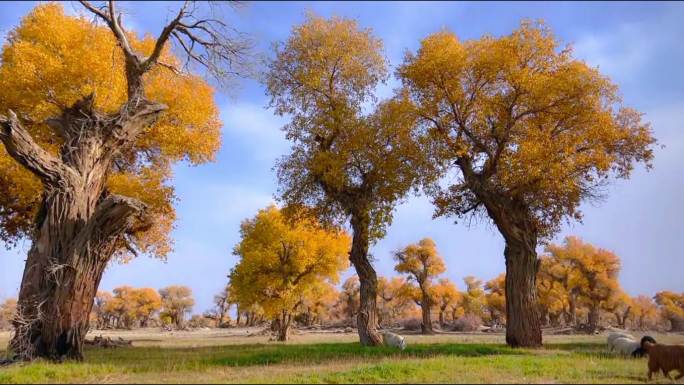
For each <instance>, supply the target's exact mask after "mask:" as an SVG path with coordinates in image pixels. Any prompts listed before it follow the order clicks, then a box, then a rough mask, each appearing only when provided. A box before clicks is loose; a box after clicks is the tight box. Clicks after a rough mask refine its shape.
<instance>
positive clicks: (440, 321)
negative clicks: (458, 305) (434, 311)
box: [439, 309, 446, 327]
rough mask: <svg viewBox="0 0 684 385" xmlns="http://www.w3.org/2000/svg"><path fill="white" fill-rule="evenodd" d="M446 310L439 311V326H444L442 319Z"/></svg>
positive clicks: (444, 322) (444, 321)
mask: <svg viewBox="0 0 684 385" xmlns="http://www.w3.org/2000/svg"><path fill="white" fill-rule="evenodd" d="M445 311H446V309H439V326H441V327H444V326H446V320H445V319H444V312H445Z"/></svg>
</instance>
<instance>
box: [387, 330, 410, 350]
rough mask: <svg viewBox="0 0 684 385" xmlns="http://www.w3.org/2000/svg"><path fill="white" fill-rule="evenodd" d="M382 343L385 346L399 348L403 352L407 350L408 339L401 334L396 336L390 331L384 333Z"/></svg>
mask: <svg viewBox="0 0 684 385" xmlns="http://www.w3.org/2000/svg"><path fill="white" fill-rule="evenodd" d="M382 343H383V344H384V345H385V346H389V347H393V348H399V349H401V350H404V349H406V339H405V338H404V337H403V336H400V335H399V334H395V333H392V332H389V331H383V332H382Z"/></svg>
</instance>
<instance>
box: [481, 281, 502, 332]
mask: <svg viewBox="0 0 684 385" xmlns="http://www.w3.org/2000/svg"><path fill="white" fill-rule="evenodd" d="M484 288H485V290H486V291H487V294H485V303H486V307H487V310H489V314H490V317H491V318H492V320H497V321H503V320H505V319H506V274H503V273H502V274H499V275H498V276H497V277H496V278H494V279H492V280H490V281H487V283H485V285H484Z"/></svg>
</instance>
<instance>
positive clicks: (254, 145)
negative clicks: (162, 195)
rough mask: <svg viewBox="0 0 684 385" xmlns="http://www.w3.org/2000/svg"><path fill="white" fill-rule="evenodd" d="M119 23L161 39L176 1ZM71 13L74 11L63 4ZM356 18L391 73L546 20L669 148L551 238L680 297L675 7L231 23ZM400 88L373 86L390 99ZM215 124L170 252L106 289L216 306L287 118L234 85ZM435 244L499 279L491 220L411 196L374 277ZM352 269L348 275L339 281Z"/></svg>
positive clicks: (283, 8)
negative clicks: (451, 36)
mask: <svg viewBox="0 0 684 385" xmlns="http://www.w3.org/2000/svg"><path fill="white" fill-rule="evenodd" d="M32 7H33V4H32V3H30V2H16V3H12V2H3V3H1V4H0V31H2V32H3V33H4V32H7V31H9V30H11V29H12V28H13V27H14V26H15V25H17V24H18V23H19V20H20V18H21V16H22V15H24V14H25V13H26V12H27V11H28V10H30V9H31V8H32ZM122 7H123V8H125V9H126V10H127V16H126V18H125V24H126V25H127V27H128V28H133V29H135V30H136V31H139V32H149V33H153V34H157V33H158V32H159V30H160V29H161V27H162V24H163V23H164V21H165V20H166V18H167V17H168V16H169V15H170V13H169V12H170V11H171V10H174V9H176V8H177V7H178V4H177V3H161V2H160V3H135V4H132V3H127V4H122ZM65 8H67V9H68V10H70V11H77V10H78V9H79V6H78V5H77V4H65ZM307 11H314V12H316V13H318V14H321V15H324V16H332V15H340V16H346V17H352V18H356V19H358V20H359V23H360V25H361V26H362V27H370V28H372V29H373V31H374V33H375V34H376V36H378V37H380V38H381V39H383V40H384V43H385V49H386V55H387V57H388V59H389V61H390V63H391V65H392V66H396V65H398V64H399V63H400V62H401V59H402V57H403V53H404V52H405V51H406V50H407V49H408V50H415V48H416V47H417V46H418V43H419V41H420V39H421V38H423V37H425V36H426V35H427V34H429V33H432V32H435V31H439V30H440V29H443V28H447V29H450V30H452V31H454V32H456V33H457V34H458V35H459V36H460V37H461V38H464V39H468V38H477V37H480V36H482V35H483V34H491V35H502V34H507V33H509V32H510V31H512V30H513V29H515V28H516V27H517V26H518V25H519V22H520V20H521V19H524V18H530V19H543V20H545V21H546V22H547V23H548V24H549V26H550V27H551V28H552V29H553V31H554V32H555V34H556V35H557V36H558V37H559V38H560V39H561V40H562V41H563V42H565V43H570V44H572V45H573V46H574V51H575V56H576V57H578V58H581V59H584V60H586V61H587V62H588V63H589V64H591V65H593V66H599V68H600V70H601V71H602V72H603V73H604V74H606V75H609V76H610V77H611V78H612V79H613V81H615V82H616V83H617V84H618V85H619V86H620V90H621V94H622V96H623V98H624V101H625V103H626V104H628V105H630V106H632V107H635V108H637V109H638V110H640V111H642V112H644V113H645V119H646V120H648V121H650V122H651V123H652V125H653V129H654V132H655V135H656V137H657V138H658V140H659V141H660V144H662V145H664V146H665V147H664V148H659V149H658V150H657V151H656V157H655V162H654V165H655V167H654V169H653V170H652V171H650V172H646V171H645V170H644V169H643V168H641V167H640V168H637V169H636V170H635V172H634V173H633V176H632V178H631V179H630V180H628V181H618V182H617V183H615V184H613V185H612V186H611V188H610V189H609V190H608V195H607V199H606V200H605V201H603V202H602V203H601V204H599V205H585V206H584V207H583V209H584V213H585V218H584V221H583V223H581V224H579V223H574V224H572V225H569V226H565V228H564V229H563V231H562V232H561V233H560V234H559V235H558V237H557V238H556V240H557V241H560V240H561V239H562V237H563V236H565V235H570V234H574V235H578V236H580V237H582V238H584V239H585V240H586V241H589V242H592V243H594V244H596V245H598V246H600V247H604V248H607V249H611V250H613V251H615V252H616V253H617V254H618V255H619V256H620V257H621V258H622V261H623V270H622V274H621V281H622V284H623V286H624V288H625V289H626V290H627V291H628V292H629V293H630V294H633V295H637V294H647V295H653V294H654V293H655V292H656V291H658V290H663V289H670V290H676V291H684V280H683V279H682V272H683V271H684V258H683V257H682V256H683V255H684V253H683V251H682V244H681V243H680V242H681V241H682V238H683V237H684V231H683V230H682V226H681V221H682V218H684V204H683V203H682V197H684V177H683V176H682V175H683V173H682V170H681V167H682V165H683V163H684V162H682V161H683V160H684V155H683V154H684V130H682V124H683V123H682V122H684V71H683V70H682V69H683V68H684V49H683V46H682V44H684V43H682V41H683V40H684V24H683V23H681V20H684V3H656V2H648V3H646V2H644V3H638V2H629V3H615V2H611V3H593V2H592V3H588V2H583V3H570V2H567V3H566V2H549V3H541V2H535V3H524V2H516V3H503V2H502V3H482V2H476V3H448V2H437V3H425V2H421V3H411V2H377V3H376V2H349V3H347V2H279V3H276V2H273V3H271V2H257V3H247V4H246V5H245V6H244V7H242V8H241V9H239V10H237V11H236V12H232V11H231V12H227V14H226V15H227V17H228V18H229V20H231V22H232V23H234V24H235V25H236V27H237V28H238V29H239V30H241V31H244V32H247V33H249V34H251V35H252V37H253V39H254V40H255V41H256V43H257V45H258V47H257V48H258V51H260V52H261V53H262V54H263V55H268V56H270V55H271V44H272V43H273V42H274V41H282V40H284V39H286V38H287V37H288V35H289V33H290V30H291V28H292V26H293V25H296V24H298V23H300V22H302V20H303V18H304V15H305V12H307ZM394 85H396V81H390V82H389V84H388V85H387V86H384V87H381V88H380V89H379V90H378V95H380V96H387V95H388V94H389V93H390V92H391V89H392V87H393V86H394ZM216 102H217V103H218V105H219V106H220V107H221V118H222V119H223V123H224V127H223V147H222V148H221V151H220V152H219V154H218V156H217V160H216V162H214V163H210V164H206V165H202V166H198V167H189V166H187V165H182V164H181V165H178V166H177V167H176V169H175V182H174V185H175V186H176V192H177V195H178V197H179V198H180V201H179V202H178V204H177V211H178V218H179V220H178V222H177V224H176V230H175V231H174V234H173V238H174V239H175V252H174V253H173V254H171V255H170V256H169V258H168V261H166V262H161V261H158V260H154V259H150V258H147V257H140V258H138V259H136V260H134V261H132V262H131V263H129V264H128V265H112V266H111V267H110V268H109V269H108V271H107V272H106V273H105V277H104V279H103V282H102V286H101V288H102V289H112V288H114V287H116V286H119V285H122V284H129V285H133V286H145V287H153V288H160V287H163V286H166V285H169V284H185V285H188V286H190V287H192V289H193V290H194V292H195V297H196V299H197V305H196V307H195V311H196V312H202V311H204V310H206V309H208V308H209V307H210V306H211V300H212V297H213V295H214V294H215V293H216V292H217V291H219V290H220V289H221V287H222V286H223V285H224V284H225V283H226V275H227V273H228V272H229V270H230V268H231V267H232V266H233V265H234V263H235V262H236V259H235V257H234V256H232V255H231V250H232V247H233V245H235V243H237V241H238V229H239V224H240V221H241V220H242V219H244V218H246V217H249V216H252V215H253V214H254V213H255V212H256V210H257V209H259V208H262V207H264V206H266V205H267V204H269V203H270V202H272V201H273V193H274V192H275V191H276V180H275V175H274V172H273V171H272V166H273V164H274V160H275V159H276V158H277V157H278V156H279V155H281V154H285V153H286V152H287V151H288V148H289V145H288V143H287V142H286V141H285V139H284V136H283V134H282V132H281V131H280V130H279V128H280V127H281V126H282V125H283V124H284V123H285V122H286V121H285V120H284V119H282V118H279V117H276V116H274V115H273V114H272V112H271V111H269V110H268V109H266V105H267V103H268V99H267V97H266V96H265V94H264V89H263V87H262V86H261V85H260V84H259V83H258V82H256V81H253V80H244V81H240V84H239V85H237V87H236V88H235V89H231V90H229V91H227V92H222V93H219V94H218V95H217V100H216ZM423 237H432V238H433V239H434V240H435V241H436V242H437V245H438V247H439V249H440V251H441V253H442V255H443V256H444V257H445V259H446V261H447V267H448V271H447V273H446V276H448V277H449V278H451V279H452V280H454V281H455V282H456V283H457V284H458V285H459V286H463V285H462V279H463V277H465V276H467V275H475V276H477V277H479V278H482V279H490V278H493V277H494V276H496V275H498V274H499V273H501V272H502V271H503V270H504V259H503V240H502V239H501V237H500V235H499V234H498V233H497V232H496V230H495V229H494V228H493V227H492V226H491V225H490V224H488V223H484V222H483V223H475V224H472V225H471V226H467V225H466V224H465V223H459V224H454V223H453V221H452V220H449V219H437V220H433V219H432V207H431V205H430V203H429V201H428V200H427V199H426V198H425V197H412V198H410V199H409V200H408V201H407V202H405V203H404V204H402V205H401V206H399V207H398V208H397V210H396V214H395V218H394V223H393V224H392V226H391V227H389V230H388V233H387V237H386V238H385V239H383V240H381V241H380V242H378V243H377V244H376V245H375V246H373V247H372V250H371V252H372V253H373V255H374V256H375V257H376V259H377V260H376V262H375V266H376V268H377V270H378V271H379V273H380V274H383V275H390V274H393V263H392V258H391V251H392V250H394V249H396V248H398V247H400V246H402V245H405V244H407V243H409V242H415V241H417V240H419V239H421V238H423ZM29 246H30V242H29V241H25V242H23V244H21V245H20V247H18V248H16V249H14V250H10V251H7V250H4V249H0V298H2V297H6V296H12V295H16V292H17V290H18V286H19V283H20V281H21V273H22V270H23V264H24V258H25V257H24V256H25V253H26V251H27V250H28V248H29ZM349 274H351V271H350V272H347V273H346V274H345V276H348V275H349Z"/></svg>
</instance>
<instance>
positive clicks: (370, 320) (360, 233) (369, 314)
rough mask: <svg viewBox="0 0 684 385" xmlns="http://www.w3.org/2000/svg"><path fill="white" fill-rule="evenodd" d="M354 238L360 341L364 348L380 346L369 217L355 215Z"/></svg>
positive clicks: (357, 323)
mask: <svg viewBox="0 0 684 385" xmlns="http://www.w3.org/2000/svg"><path fill="white" fill-rule="evenodd" d="M351 224H352V229H353V231H354V236H353V239H352V249H351V252H350V253H349V259H350V261H351V263H352V264H353V265H354V268H355V269H356V274H357V275H358V276H359V283H360V286H361V288H360V305H359V311H358V314H357V316H356V325H357V328H358V333H359V340H360V342H361V345H364V346H380V345H382V338H381V337H380V335H379V334H378V331H377V328H378V320H377V304H376V302H377V296H378V277H377V275H376V273H375V269H374V268H373V265H371V263H370V261H369V260H368V245H369V242H370V239H369V226H370V220H369V218H368V215H354V216H352V220H351Z"/></svg>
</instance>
